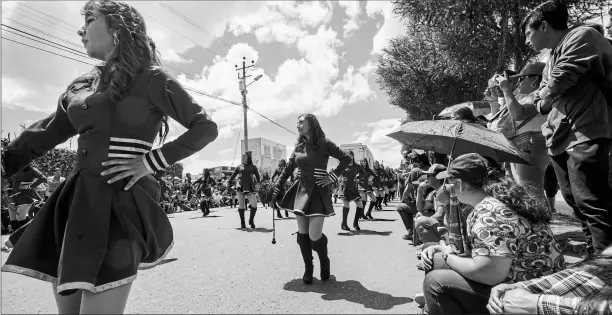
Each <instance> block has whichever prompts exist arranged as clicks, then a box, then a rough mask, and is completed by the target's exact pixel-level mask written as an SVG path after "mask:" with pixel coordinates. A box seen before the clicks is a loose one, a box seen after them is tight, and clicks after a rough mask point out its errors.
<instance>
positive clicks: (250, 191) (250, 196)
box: [227, 151, 259, 229]
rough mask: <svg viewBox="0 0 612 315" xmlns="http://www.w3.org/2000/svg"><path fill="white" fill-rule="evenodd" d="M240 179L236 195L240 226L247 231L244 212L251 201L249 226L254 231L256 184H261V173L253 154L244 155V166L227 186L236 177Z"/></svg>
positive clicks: (236, 172)
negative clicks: (247, 203)
mask: <svg viewBox="0 0 612 315" xmlns="http://www.w3.org/2000/svg"><path fill="white" fill-rule="evenodd" d="M238 174H240V177H238V184H237V185H236V195H237V197H238V214H239V215H240V226H241V227H242V228H243V229H246V224H244V211H246V202H247V200H248V201H249V210H250V211H251V214H250V216H249V225H250V226H251V228H252V229H254V228H255V221H254V220H255V214H256V213H257V190H256V188H255V184H257V183H259V171H257V166H255V165H253V158H252V157H251V152H250V151H249V152H246V153H244V154H242V164H241V165H239V166H238V167H236V170H234V173H233V174H232V176H230V178H229V179H228V180H227V185H228V186H229V183H231V182H233V181H234V179H235V178H236V176H238Z"/></svg>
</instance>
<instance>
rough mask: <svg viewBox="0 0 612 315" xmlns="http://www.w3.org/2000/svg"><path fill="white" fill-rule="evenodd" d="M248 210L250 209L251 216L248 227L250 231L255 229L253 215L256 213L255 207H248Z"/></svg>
mask: <svg viewBox="0 0 612 315" xmlns="http://www.w3.org/2000/svg"><path fill="white" fill-rule="evenodd" d="M249 209H251V214H250V215H249V225H250V226H251V228H252V229H254V228H255V221H254V220H255V214H256V213H257V207H251V206H249Z"/></svg>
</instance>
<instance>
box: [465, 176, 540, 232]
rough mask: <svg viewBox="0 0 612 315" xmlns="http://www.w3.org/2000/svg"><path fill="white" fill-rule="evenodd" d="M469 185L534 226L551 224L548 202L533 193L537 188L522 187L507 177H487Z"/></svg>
mask: <svg viewBox="0 0 612 315" xmlns="http://www.w3.org/2000/svg"><path fill="white" fill-rule="evenodd" d="M468 184H470V185H471V186H473V187H474V188H476V189H482V190H484V192H485V193H486V194H487V195H489V196H491V197H493V198H495V199H497V200H499V201H500V202H501V203H503V204H504V205H505V206H506V207H508V208H510V210H512V211H514V212H515V213H516V214H517V215H519V216H521V217H523V218H525V219H527V221H529V222H531V223H533V224H540V223H550V220H551V218H552V213H551V211H550V209H549V208H548V204H547V203H546V201H545V200H544V199H543V198H541V197H538V196H537V195H536V194H534V193H533V192H532V191H534V190H533V189H535V187H534V188H531V187H529V186H521V185H519V184H517V183H516V182H515V181H514V180H513V179H512V178H509V177H505V176H493V177H487V178H486V179H483V180H479V181H477V182H472V183H469V182H468Z"/></svg>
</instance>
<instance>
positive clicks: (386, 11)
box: [366, 1, 404, 55]
mask: <svg viewBox="0 0 612 315" xmlns="http://www.w3.org/2000/svg"><path fill="white" fill-rule="evenodd" d="M366 12H367V14H368V16H369V17H370V18H374V17H376V16H377V15H382V16H383V18H384V22H383V23H382V25H381V26H380V28H379V29H378V32H377V33H376V35H375V36H374V39H373V42H374V45H373V47H372V52H371V54H373V55H375V54H379V53H381V52H382V49H383V48H384V47H386V46H387V44H388V42H389V40H390V39H391V38H394V37H397V36H400V35H402V34H403V33H404V25H403V24H402V21H401V20H400V19H399V18H398V17H396V16H395V14H393V3H391V1H368V3H367V5H366Z"/></svg>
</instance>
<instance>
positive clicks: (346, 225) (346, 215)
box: [340, 207, 351, 231]
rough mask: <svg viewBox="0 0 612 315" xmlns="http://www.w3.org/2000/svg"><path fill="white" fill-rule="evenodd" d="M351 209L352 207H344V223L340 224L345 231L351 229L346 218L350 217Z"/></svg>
mask: <svg viewBox="0 0 612 315" xmlns="http://www.w3.org/2000/svg"><path fill="white" fill-rule="evenodd" d="M349 210H350V209H349V208H347V207H342V225H340V228H341V229H343V230H345V231H350V230H351V229H349V227H348V224H346V219H348V214H349Z"/></svg>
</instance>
